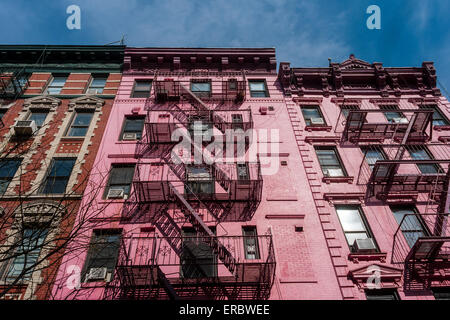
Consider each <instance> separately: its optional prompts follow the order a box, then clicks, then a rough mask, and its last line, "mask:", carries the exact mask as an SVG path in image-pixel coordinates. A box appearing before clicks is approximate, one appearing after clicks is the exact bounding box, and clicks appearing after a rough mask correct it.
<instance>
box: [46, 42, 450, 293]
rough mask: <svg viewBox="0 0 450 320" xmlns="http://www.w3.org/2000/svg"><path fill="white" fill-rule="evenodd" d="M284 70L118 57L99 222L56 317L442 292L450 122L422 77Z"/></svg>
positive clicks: (200, 56)
mask: <svg viewBox="0 0 450 320" xmlns="http://www.w3.org/2000/svg"><path fill="white" fill-rule="evenodd" d="M276 67H277V65H276V58H275V50H274V49H174V48H170V49H169V48H128V49H126V50H125V60H124V71H123V76H122V80H121V83H120V87H119V91H118V93H117V96H116V99H115V101H114V105H113V109H112V111H111V116H110V117H109V122H108V125H107V128H106V131H105V134H104V136H103V139H102V142H101V146H100V149H99V152H98V154H97V158H96V164H95V165H94V170H96V171H95V172H92V174H91V178H90V182H89V184H88V188H87V191H86V194H88V193H89V192H90V191H89V186H91V187H92V188H97V187H98V186H99V185H101V186H102V187H104V189H105V191H104V192H103V193H102V195H101V196H99V197H98V199H97V201H96V202H95V203H93V204H92V205H93V206H94V207H95V206H106V208H105V210H104V211H103V213H102V214H101V216H99V215H98V214H96V215H95V216H92V217H88V218H90V220H89V221H91V223H92V229H91V230H89V232H85V233H83V234H80V235H79V236H78V237H79V239H80V241H79V243H80V244H83V245H77V246H76V245H74V247H72V248H69V249H68V254H66V256H65V260H64V262H63V264H62V267H61V268H60V276H59V279H60V280H59V281H58V282H57V283H56V284H55V288H54V297H55V298H56V299H192V298H196V299H233V300H234V299H276V300H281V299H338V300H340V299H366V298H368V299H371V298H401V299H433V297H434V296H433V294H434V295H435V296H436V297H440V296H444V295H445V294H446V292H448V291H445V290H446V289H445V286H450V284H448V283H447V280H446V279H447V278H449V276H450V275H449V274H448V271H449V270H448V266H447V263H446V254H448V248H447V246H448V242H446V241H448V240H449V239H448V238H446V237H445V236H446V235H447V234H446V230H447V225H446V217H444V215H442V214H441V215H438V214H439V213H443V212H448V204H447V209H446V210H445V205H446V204H445V203H446V202H445V199H446V196H447V190H448V180H449V173H448V172H449V169H448V166H449V159H450V151H449V147H448V138H449V137H448V135H447V132H448V130H449V128H450V127H449V122H448V118H449V116H450V114H449V111H450V104H449V103H448V102H447V101H446V100H445V99H444V98H443V97H441V95H440V92H439V90H438V89H436V75H435V70H434V69H433V65H432V63H424V64H423V66H422V67H421V68H383V66H382V64H379V63H374V64H369V63H366V62H364V61H361V60H358V59H355V58H354V57H353V56H351V57H350V58H349V59H348V60H347V61H344V62H342V63H332V64H330V67H329V68H310V69H308V68H291V67H290V65H289V64H288V63H281V65H280V68H279V72H278V73H277V71H276ZM433 108H435V109H433ZM397 109H398V110H397ZM83 218H84V219H86V217H83ZM399 226H400V227H399ZM411 248H412V249H411ZM446 272H447V274H446ZM78 279H79V280H80V284H79V285H78ZM438 287H439V288H440V289H437V288H438ZM433 290H434V291H433Z"/></svg>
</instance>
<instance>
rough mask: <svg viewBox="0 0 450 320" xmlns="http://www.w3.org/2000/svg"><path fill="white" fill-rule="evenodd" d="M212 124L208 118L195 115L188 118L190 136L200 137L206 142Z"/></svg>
mask: <svg viewBox="0 0 450 320" xmlns="http://www.w3.org/2000/svg"><path fill="white" fill-rule="evenodd" d="M212 127H213V126H212V123H211V121H210V119H209V118H208V116H204V115H196V116H190V117H189V132H190V134H191V136H193V135H194V134H195V135H200V136H204V137H205V139H206V140H209V138H210V137H211V135H212Z"/></svg>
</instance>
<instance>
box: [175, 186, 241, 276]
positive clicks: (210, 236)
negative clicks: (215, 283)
mask: <svg viewBox="0 0 450 320" xmlns="http://www.w3.org/2000/svg"><path fill="white" fill-rule="evenodd" d="M169 188H170V189H171V192H172V194H173V195H174V197H175V201H176V202H177V203H178V204H179V208H180V209H181V211H182V212H183V214H184V215H185V216H186V218H187V219H188V220H189V222H190V223H191V224H192V226H193V227H194V229H195V230H196V231H197V232H198V233H199V234H201V235H202V236H204V237H205V238H206V239H207V240H206V242H207V244H208V245H209V247H210V248H211V249H212V250H213V252H214V253H215V254H217V256H218V258H219V259H220V260H221V261H222V262H223V264H224V266H225V267H226V268H227V269H228V270H229V271H230V272H231V273H232V274H234V273H235V270H236V263H237V262H236V259H235V258H234V257H233V255H232V254H231V253H230V251H229V250H228V249H227V248H226V247H225V246H224V245H223V244H222V243H221V242H220V241H219V240H218V238H217V236H216V235H215V234H214V233H213V232H212V231H211V229H210V228H209V227H208V226H207V225H206V224H205V223H204V222H203V220H202V219H201V218H200V216H199V215H198V214H197V212H195V210H194V209H193V208H192V207H191V205H190V204H189V203H188V202H187V200H186V199H185V198H184V197H183V196H182V195H181V194H180V193H179V192H178V191H177V190H176V189H175V187H174V186H173V185H172V184H171V183H170V182H169Z"/></svg>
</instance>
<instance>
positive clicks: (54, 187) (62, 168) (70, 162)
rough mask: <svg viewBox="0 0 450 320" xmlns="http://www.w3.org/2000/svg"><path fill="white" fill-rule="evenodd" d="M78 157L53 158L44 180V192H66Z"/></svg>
mask: <svg viewBox="0 0 450 320" xmlns="http://www.w3.org/2000/svg"><path fill="white" fill-rule="evenodd" d="M75 160H76V159H53V160H52V163H51V165H50V170H49V171H48V173H47V177H46V178H45V180H44V184H43V187H42V193H57V194H60V193H64V192H66V187H67V183H68V182H69V178H70V174H71V173H72V169H73V166H74V165H75Z"/></svg>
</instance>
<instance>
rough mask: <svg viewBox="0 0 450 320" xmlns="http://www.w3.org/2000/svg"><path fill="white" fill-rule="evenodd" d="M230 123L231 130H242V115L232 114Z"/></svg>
mask: <svg viewBox="0 0 450 320" xmlns="http://www.w3.org/2000/svg"><path fill="white" fill-rule="evenodd" d="M231 123H232V127H233V130H236V129H242V130H244V120H243V118H242V114H240V113H233V114H232V115H231Z"/></svg>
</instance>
